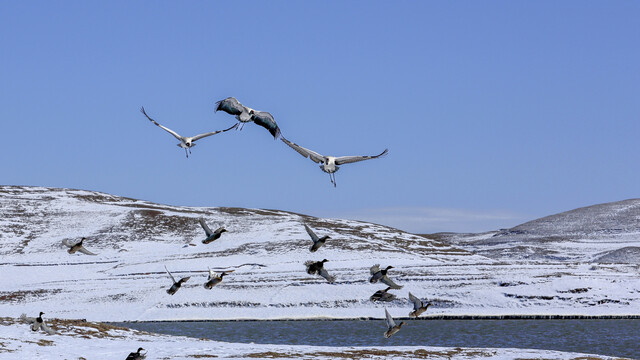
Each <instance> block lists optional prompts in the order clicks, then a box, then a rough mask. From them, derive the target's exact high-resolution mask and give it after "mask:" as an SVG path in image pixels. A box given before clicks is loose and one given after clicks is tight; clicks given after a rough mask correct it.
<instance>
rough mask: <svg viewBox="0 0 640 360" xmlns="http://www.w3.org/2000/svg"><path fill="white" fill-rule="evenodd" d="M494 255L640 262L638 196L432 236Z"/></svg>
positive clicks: (560, 259)
mask: <svg viewBox="0 0 640 360" xmlns="http://www.w3.org/2000/svg"><path fill="white" fill-rule="evenodd" d="M428 237H429V238H432V239H439V240H442V241H444V242H446V243H448V244H451V245H455V246H459V247H462V248H465V249H467V250H470V251H473V252H475V253H477V254H481V255H484V256H487V257H490V258H493V259H496V260H500V261H504V260H513V259H514V258H515V259H523V260H535V261H551V262H558V261H562V262H575V261H581V262H607V263H628V264H638V263H640V256H639V255H640V251H638V250H640V247H639V246H640V199H630V200H624V201H617V202H611V203H606V204H598V205H592V206H587V207H583V208H579V209H575V210H571V211H566V212H563V213H559V214H555V215H551V216H546V217H543V218H540V219H537V220H533V221H529V222H526V223H524V224H521V225H518V226H515V227H513V228H511V229H503V230H500V231H495V232H488V233H484V234H437V235H435V234H434V235H432V236H428Z"/></svg>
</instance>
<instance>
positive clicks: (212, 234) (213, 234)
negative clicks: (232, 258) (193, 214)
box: [200, 218, 227, 244]
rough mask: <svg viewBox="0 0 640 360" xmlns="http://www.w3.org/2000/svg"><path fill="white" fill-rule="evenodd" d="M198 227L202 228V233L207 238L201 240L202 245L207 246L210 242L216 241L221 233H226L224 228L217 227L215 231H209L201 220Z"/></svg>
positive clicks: (201, 219)
mask: <svg viewBox="0 0 640 360" xmlns="http://www.w3.org/2000/svg"><path fill="white" fill-rule="evenodd" d="M200 226H202V228H203V229H204V233H205V234H207V238H206V239H204V240H202V243H203V244H208V243H210V242H212V241H215V240H218V239H219V238H220V236H221V235H222V233H223V232H226V231H227V230H226V229H225V228H224V227H219V228H217V229H216V231H211V229H210V228H209V227H208V226H207V224H206V223H205V222H204V219H203V218H200Z"/></svg>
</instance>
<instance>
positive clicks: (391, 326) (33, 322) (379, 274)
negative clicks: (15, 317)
mask: <svg viewBox="0 0 640 360" xmlns="http://www.w3.org/2000/svg"><path fill="white" fill-rule="evenodd" d="M199 223H200V226H201V227H202V229H203V230H204V232H205V236H206V238H205V239H203V240H202V243H203V244H209V243H211V242H213V241H215V240H218V239H219V238H220V237H221V235H222V233H224V232H227V230H226V229H225V228H224V227H219V228H218V229H216V230H215V231H212V230H211V229H210V228H209V226H208V225H207V224H206V222H205V221H204V219H203V218H200V219H199ZM304 228H305V231H306V232H307V234H308V235H309V237H310V239H311V241H312V244H311V247H310V248H309V252H312V253H314V252H316V251H318V249H320V248H321V247H322V246H324V245H325V243H326V241H327V240H328V239H330V237H329V236H328V235H324V236H322V237H319V236H318V235H316V233H315V232H314V231H313V230H312V229H311V228H310V227H309V226H308V225H306V224H304ZM85 240H86V238H84V237H83V238H82V239H81V240H80V241H79V242H77V243H72V242H70V241H69V240H67V239H65V240H63V241H62V244H63V245H65V246H67V247H68V248H69V249H68V250H67V252H68V253H69V254H75V253H76V252H79V253H82V254H85V255H93V256H95V255H97V254H95V253H93V252H91V251H89V250H87V249H86V248H85V247H84V241H85ZM328 261H329V260H327V259H323V260H320V261H313V260H309V261H306V262H305V263H304V266H305V267H306V272H307V273H308V274H309V275H318V276H321V277H322V278H324V279H325V280H326V281H327V282H329V283H331V284H332V283H334V282H335V280H336V279H335V277H334V276H332V275H330V274H329V272H328V271H327V269H325V268H324V264H325V263H326V262H328ZM164 268H165V271H166V272H167V274H168V275H169V278H170V279H171V286H170V287H169V288H168V289H167V290H166V292H167V294H169V295H174V294H175V293H176V292H177V291H178V290H180V288H181V286H182V284H183V283H185V282H187V281H189V279H190V278H191V276H186V277H182V278H180V279H179V280H176V278H175V277H174V276H173V274H171V272H170V271H169V269H167V267H166V266H165V267H164ZM393 268H394V267H393V266H391V265H390V266H387V267H386V268H384V269H382V268H380V264H375V265H373V266H372V267H371V268H370V269H369V273H370V275H371V277H370V278H369V282H370V283H372V284H375V283H378V282H380V283H383V284H385V285H387V287H386V288H385V289H381V290H378V291H376V292H375V293H374V294H373V295H371V297H370V298H369V299H370V300H371V301H375V302H377V301H383V302H390V301H393V300H395V299H396V296H395V295H394V294H391V293H390V292H389V291H390V290H392V289H393V290H398V289H401V288H402V286H400V285H398V284H396V283H395V282H394V281H393V280H391V278H389V270H391V269H393ZM208 270H209V274H208V278H207V281H206V282H205V283H204V285H203V286H204V288H205V289H207V290H211V289H212V288H213V287H214V286H216V285H218V284H220V283H221V282H222V280H223V278H224V276H225V275H228V274H230V273H232V272H233V271H234V270H225V271H222V272H221V273H218V272H215V271H212V270H211V268H208ZM409 301H410V302H411V303H412V304H413V311H411V312H410V313H409V317H414V318H417V317H418V316H420V315H421V314H422V313H424V312H425V311H426V310H427V308H428V307H429V306H430V305H431V303H428V302H427V303H425V302H423V301H422V300H420V299H419V298H417V297H416V296H414V295H413V294H412V293H411V292H409ZM43 314H44V312H40V314H39V315H38V317H35V318H33V317H27V316H26V315H25V314H22V315H21V317H20V318H21V320H22V321H23V322H25V323H28V324H30V326H31V330H33V331H39V330H42V331H44V332H46V333H47V334H54V333H55V332H54V331H53V330H52V329H51V328H50V327H49V326H47V324H46V323H45V322H44V320H43V319H42V315H43ZM385 322H386V325H387V330H386V331H385V332H384V336H385V337H386V338H389V337H391V336H392V335H393V334H395V333H397V332H398V331H400V328H401V327H402V326H403V325H405V322H400V323H399V324H396V322H395V321H394V320H393V317H391V314H389V311H388V310H387V309H386V308H385ZM142 350H144V349H143V348H139V349H138V351H137V352H132V353H130V354H129V356H128V357H127V359H140V360H141V359H145V357H146V353H145V354H142V353H141V351H142Z"/></svg>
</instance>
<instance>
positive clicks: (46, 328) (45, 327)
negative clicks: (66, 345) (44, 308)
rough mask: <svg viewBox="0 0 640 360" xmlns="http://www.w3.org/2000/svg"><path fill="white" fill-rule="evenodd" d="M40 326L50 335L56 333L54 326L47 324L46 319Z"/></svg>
mask: <svg viewBox="0 0 640 360" xmlns="http://www.w3.org/2000/svg"><path fill="white" fill-rule="evenodd" d="M40 327H41V328H42V330H43V331H44V332H46V333H47V334H49V335H53V334H55V333H56V332H55V331H54V330H53V329H52V328H50V327H49V326H48V325H47V324H45V322H44V321H43V322H42V323H41V325H40Z"/></svg>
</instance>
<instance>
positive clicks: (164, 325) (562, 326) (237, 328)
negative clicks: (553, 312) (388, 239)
mask: <svg viewBox="0 0 640 360" xmlns="http://www.w3.org/2000/svg"><path fill="white" fill-rule="evenodd" d="M407 323H408V324H407V325H405V326H403V327H402V330H401V331H400V332H398V333H397V334H395V335H394V336H392V337H391V338H390V339H385V338H384V337H383V336H382V334H383V333H384V331H385V330H386V328H385V324H384V321H383V320H339V321H318V320H309V321H196V322H191V321H185V322H140V323H116V324H115V325H118V326H124V327H129V328H132V329H138V330H144V331H150V332H156V333H162V334H170V335H184V336H191V337H197V338H209V339H213V340H219V341H226V342H240V343H251V342H253V343H260V344H291V345H316V346H414V345H418V346H446V347H482V348H484V347H499V348H527V349H547V350H558V351H571V352H582V353H589V354H600V355H609V356H620V357H628V358H633V359H640V319H629V320H619V319H616V320H610V319H607V320H603V319H589V320H573V319H572V320H409V321H407Z"/></svg>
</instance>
